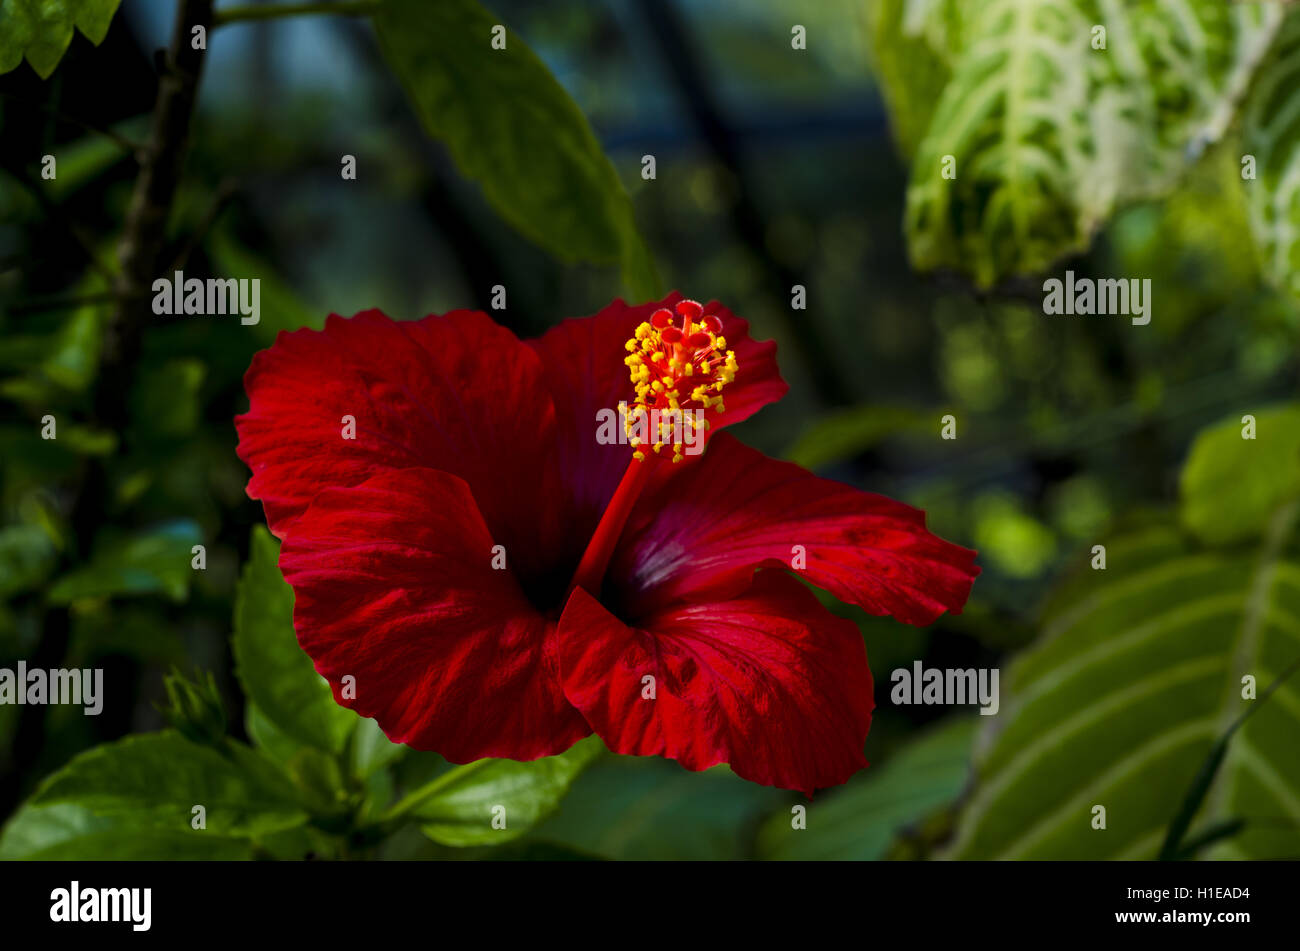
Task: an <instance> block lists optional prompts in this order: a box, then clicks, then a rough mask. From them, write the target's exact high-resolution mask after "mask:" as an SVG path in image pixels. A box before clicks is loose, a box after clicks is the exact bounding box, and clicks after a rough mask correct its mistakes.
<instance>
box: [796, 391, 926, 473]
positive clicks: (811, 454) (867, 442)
mask: <svg viewBox="0 0 1300 951" xmlns="http://www.w3.org/2000/svg"><path fill="white" fill-rule="evenodd" d="M930 419H932V417H923V416H922V414H921V413H919V412H917V411H916V410H912V409H905V408H898V407H890V406H860V407H851V408H849V409H844V410H840V411H838V412H836V413H832V414H831V415H829V416H826V417H824V418H822V419H820V420H818V421H817V422H816V423H814V424H813V425H812V426H810V427H809V428H808V429H806V430H805V431H804V432H803V433H801V434H800V435H799V438H798V440H796V441H795V443H794V445H792V446H791V447H790V448H789V449H788V450H786V452H785V457H786V458H787V459H789V460H790V461H791V462H797V463H798V464H799V465H801V466H803V467H804V468H806V469H816V468H818V467H819V466H824V465H826V464H827V463H831V462H839V461H841V460H844V459H851V458H852V457H853V456H855V455H857V454H858V453H860V452H864V451H866V450H867V449H871V448H872V447H874V446H876V445H878V444H879V443H880V442H881V441H883V440H885V439H887V438H889V437H890V436H893V435H896V434H898V433H900V432H905V431H907V430H911V429H916V428H918V427H920V426H922V425H925V424H926V423H928V422H929V421H930Z"/></svg>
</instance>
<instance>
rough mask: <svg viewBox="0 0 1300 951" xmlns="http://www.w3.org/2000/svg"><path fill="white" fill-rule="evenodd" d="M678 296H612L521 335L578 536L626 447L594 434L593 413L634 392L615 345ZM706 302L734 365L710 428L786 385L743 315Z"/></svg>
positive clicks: (614, 481) (770, 398)
mask: <svg viewBox="0 0 1300 951" xmlns="http://www.w3.org/2000/svg"><path fill="white" fill-rule="evenodd" d="M681 299H682V295H681V294H678V293H677V292H676V291H674V292H673V293H672V294H670V295H668V297H666V298H664V299H663V300H662V301H658V302H652V303H648V304H641V305H638V306H635V307H633V306H629V305H628V304H625V303H624V302H623V301H622V300H616V301H614V303H612V304H610V305H609V306H608V307H606V308H605V309H604V310H602V311H601V312H600V313H598V314H596V315H595V316H593V317H580V318H574V319H571V320H566V321H564V322H563V323H561V324H560V325H558V326H556V327H553V328H551V329H550V330H549V331H547V332H546V333H545V334H544V335H542V336H541V337H539V338H537V339H536V340H530V341H528V344H529V345H530V346H531V347H533V349H534V350H536V352H537V353H538V354H539V355H540V356H541V358H542V363H543V365H544V366H545V368H546V382H547V385H548V387H549V388H550V391H551V395H552V397H553V399H554V403H555V412H556V417H557V422H558V432H559V454H560V467H561V472H562V474H563V477H564V484H565V485H566V486H568V487H569V491H570V492H571V493H573V494H574V498H575V499H576V502H577V505H578V520H577V522H576V523H575V534H577V535H580V536H582V537H584V538H585V537H587V536H590V534H591V531H592V530H593V529H594V528H595V527H596V523H597V522H598V521H599V520H600V514H601V512H603V511H604V510H605V505H606V504H607V503H608V502H609V498H610V496H611V495H613V494H614V489H615V488H616V487H617V486H618V481H619V479H620V478H621V477H622V475H623V472H624V470H626V469H627V465H628V461H629V460H630V458H631V454H632V450H631V449H630V448H629V447H628V446H623V445H601V444H599V443H597V442H596V427H597V420H596V413H597V412H598V411H600V410H602V409H616V408H617V407H618V404H619V402H620V401H622V400H626V401H628V402H629V403H631V402H632V401H633V399H634V396H635V393H634V391H633V388H632V384H631V382H630V381H629V379H628V370H627V366H626V365H625V364H624V362H623V359H624V357H626V356H627V351H626V350H625V349H624V347H623V345H624V344H625V343H626V342H627V341H628V340H629V339H630V338H631V337H632V334H633V332H634V331H635V330H636V328H637V325H638V324H640V323H641V322H643V321H646V320H649V319H650V315H651V314H653V313H654V312H655V311H656V310H658V309H659V308H660V307H668V308H671V307H672V306H673V305H675V304H676V303H677V302H678V301H680V300H681ZM706 310H708V311H710V312H711V313H716V314H717V315H718V317H719V318H720V319H721V320H722V333H723V336H725V337H726V339H727V346H728V347H729V348H730V349H732V350H734V351H735V352H736V361H737V363H738V364H739V367H740V369H739V372H737V374H736V379H735V380H733V381H732V382H731V383H729V384H727V387H726V389H725V390H724V391H723V394H722V395H723V402H724V405H725V407H726V412H725V413H716V412H712V411H710V412H709V414H708V419H709V425H710V427H711V429H710V432H715V431H717V430H718V429H720V428H722V427H723V426H729V425H731V424H732V423H738V422H740V421H741V420H744V419H748V418H749V417H750V416H752V415H753V414H754V413H756V412H758V411H759V410H760V409H762V408H763V407H764V406H766V405H767V404H768V403H773V402H775V401H776V400H779V399H780V398H781V397H782V396H784V395H785V392H786V390H787V389H789V387H787V386H786V384H785V381H784V380H782V379H781V374H780V371H779V370H778V369H777V366H776V344H775V343H774V342H772V341H770V340H768V341H764V342H761V343H760V342H758V341H756V340H752V339H750V336H749V324H748V322H747V321H744V320H742V319H740V318H739V317H736V316H735V315H734V314H732V313H731V311H729V310H727V309H726V308H725V307H722V306H721V305H718V304H717V303H716V302H711V303H710V304H709V305H707V306H706Z"/></svg>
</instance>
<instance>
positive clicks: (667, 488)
mask: <svg viewBox="0 0 1300 951" xmlns="http://www.w3.org/2000/svg"><path fill="white" fill-rule="evenodd" d="M797 545H800V546H803V550H804V558H805V559H806V567H804V568H803V569H798V570H797V573H798V574H799V575H800V576H802V577H804V578H806V579H807V580H808V581H810V582H812V583H813V584H815V585H817V586H818V587H821V588H825V589H826V590H827V591H829V592H830V593H831V594H833V595H835V596H836V597H837V598H839V599H840V600H841V601H847V602H849V603H852V604H857V605H859V606H861V607H862V608H863V610H865V611H867V612H869V613H871V614H878V615H884V614H888V615H892V616H893V617H895V618H897V619H898V620H900V621H904V622H906V623H908V624H929V623H931V622H932V621H934V619H935V618H937V617H938V616H939V615H940V614H942V613H943V612H944V611H952V612H954V613H958V612H960V610H961V608H962V605H964V604H965V603H966V599H967V598H968V597H969V596H970V589H971V585H972V584H973V583H974V580H975V577H976V576H977V575H978V574H979V568H977V567H975V564H974V562H975V552H973V551H971V550H970V549H968V548H961V547H960V546H957V545H954V544H952V543H950V542H946V541H944V540H943V539H942V538H939V537H938V536H936V535H932V534H930V532H928V531H926V528H925V513H924V512H922V511H921V510H920V509H915V508H912V507H911V506H909V505H904V504H903V503H901V502H895V501H894V500H892V499H888V498H886V497H884V496H882V495H874V494H871V493H867V492H861V491H859V490H857V489H855V488H853V487H852V486H848V485H844V484H843V483H840V482H833V481H831V480H829V479H821V478H818V477H817V476H815V475H813V474H812V473H811V472H808V471H807V470H806V469H802V468H800V467H799V466H796V465H794V464H792V463H788V462H778V461H776V460H774V459H769V458H767V457H766V456H764V455H763V454H762V453H760V452H757V451H755V450H753V449H750V448H749V447H747V446H744V445H742V444H741V443H739V442H737V441H736V440H735V439H732V438H731V437H730V436H729V435H726V434H723V435H722V436H720V437H719V438H717V439H716V440H714V441H712V442H711V443H710V445H709V448H708V450H707V451H706V452H705V453H704V455H703V456H702V457H701V459H700V461H699V462H698V463H697V464H696V465H693V466H690V467H686V468H684V469H683V470H682V472H681V473H680V474H678V475H676V476H675V477H674V478H672V479H671V480H669V481H667V482H666V483H664V484H662V485H661V486H659V487H658V488H657V489H656V490H654V492H653V493H652V494H650V495H648V496H644V497H642V499H641V501H640V502H639V503H638V505H637V508H636V509H635V510H634V512H633V515H632V519H631V520H630V521H629V523H628V528H627V531H626V533H625V535H624V538H623V540H622V541H621V542H620V544H619V550H618V551H616V552H615V554H614V558H613V561H612V563H611V567H610V571H609V575H608V577H609V578H610V579H611V581H614V582H615V583H617V584H618V585H619V586H620V590H619V593H618V597H619V604H620V612H621V613H622V614H623V616H624V617H637V616H640V615H641V613H642V612H646V611H654V610H656V608H657V606H659V605H661V604H663V603H664V602H665V600H678V599H687V598H689V599H694V600H702V599H706V598H718V597H728V596H730V595H731V594H735V593H737V592H739V591H742V590H744V588H745V586H746V585H747V584H748V583H749V580H750V577H751V576H752V573H753V571H754V569H756V568H762V567H785V568H792V566H793V564H794V558H795V555H796V549H795V546H797Z"/></svg>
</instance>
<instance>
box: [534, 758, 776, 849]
mask: <svg viewBox="0 0 1300 951" xmlns="http://www.w3.org/2000/svg"><path fill="white" fill-rule="evenodd" d="M785 799H786V794H785V793H784V792H782V791H781V790H777V789H770V788H768V787H766V786H759V785H757V784H755V783H750V782H746V781H745V780H743V779H740V778H739V777H738V776H736V775H735V774H734V773H732V772H731V771H730V770H729V769H727V768H726V767H725V766H723V767H715V768H713V769H710V770H707V771H705V772H702V773H693V772H690V771H688V770H685V769H683V768H682V767H681V766H679V765H678V764H676V763H674V762H672V761H671V760H665V759H659V758H657V757H642V756H607V757H604V758H603V759H601V760H600V762H598V763H596V764H594V765H593V766H592V767H591V768H590V769H589V770H587V772H586V773H585V774H583V775H582V776H581V777H580V778H579V779H578V781H577V782H576V783H575V784H574V787H573V789H572V790H571V791H570V793H569V795H568V796H566V797H565V799H564V802H563V803H562V804H561V806H560V809H559V811H558V812H557V813H556V814H555V815H554V816H553V817H552V818H551V819H549V820H547V821H546V822H545V823H543V824H542V825H541V826H539V827H538V829H537V831H536V833H535V834H534V835H533V836H532V837H531V838H534V839H536V840H538V841H544V842H550V843H554V844H556V845H562V846H566V847H568V848H571V849H574V850H576V851H578V852H582V853H585V854H588V855H596V856H600V857H603V858H608V859H637V860H660V859H663V860H678V859H700V860H722V859H741V858H750V857H751V856H750V854H749V845H748V843H749V839H750V836H751V835H752V828H753V825H754V824H755V823H756V822H757V821H758V818H759V816H761V815H764V814H766V813H768V812H770V811H771V810H772V809H773V808H775V807H776V806H777V805H778V804H780V803H782V802H784V801H785Z"/></svg>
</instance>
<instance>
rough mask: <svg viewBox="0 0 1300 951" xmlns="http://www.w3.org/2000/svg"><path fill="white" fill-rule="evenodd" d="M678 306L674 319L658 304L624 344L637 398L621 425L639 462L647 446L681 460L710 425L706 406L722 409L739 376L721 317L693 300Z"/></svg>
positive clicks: (682, 302)
mask: <svg viewBox="0 0 1300 951" xmlns="http://www.w3.org/2000/svg"><path fill="white" fill-rule="evenodd" d="M676 310H677V314H676V316H675V317H674V315H673V313H672V311H670V310H668V309H667V308H666V307H661V308H659V310H657V311H655V312H654V313H653V314H651V315H650V319H649V320H648V321H646V322H644V323H642V324H641V326H639V327H637V328H636V333H635V334H634V335H633V337H632V339H631V340H629V341H628V342H627V343H626V344H625V347H626V349H627V350H628V351H629V356H628V357H627V358H626V359H625V360H624V361H623V362H624V363H626V364H627V368H628V371H629V373H630V375H631V378H632V385H633V387H635V389H636V401H635V402H634V404H633V405H632V406H631V407H629V408H628V411H627V415H626V417H625V419H624V421H623V425H624V427H625V429H626V430H627V434H628V436H629V437H630V439H629V442H630V443H631V445H632V446H633V447H634V448H635V450H636V451H635V452H634V453H633V454H632V456H633V458H634V459H636V460H641V459H644V458H645V452H644V450H643V448H642V447H643V446H647V445H648V446H650V448H651V449H652V450H653V451H654V452H656V453H657V452H659V451H660V450H661V449H663V448H664V447H665V446H671V447H672V450H673V455H672V461H673V462H681V461H682V459H684V458H685V455H684V454H683V449H684V448H685V443H688V442H689V443H692V444H698V441H699V440H700V439H702V438H703V436H704V432H703V430H705V429H708V427H709V422H708V420H707V419H705V418H704V410H707V409H715V410H717V411H718V412H719V413H721V412H723V411H724V410H725V407H724V406H723V404H722V397H721V396H720V395H719V394H720V393H721V392H722V388H723V387H724V386H726V385H727V384H728V383H730V382H731V381H732V380H734V379H735V378H736V370H737V366H736V354H735V351H733V350H728V349H726V347H727V341H726V339H725V338H723V337H721V336H719V334H721V333H722V321H721V320H720V319H718V316H717V315H716V314H706V313H704V308H703V307H701V306H700V305H699V304H698V303H696V302H695V301H693V300H684V301H679V302H678V304H677V307H676Z"/></svg>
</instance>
